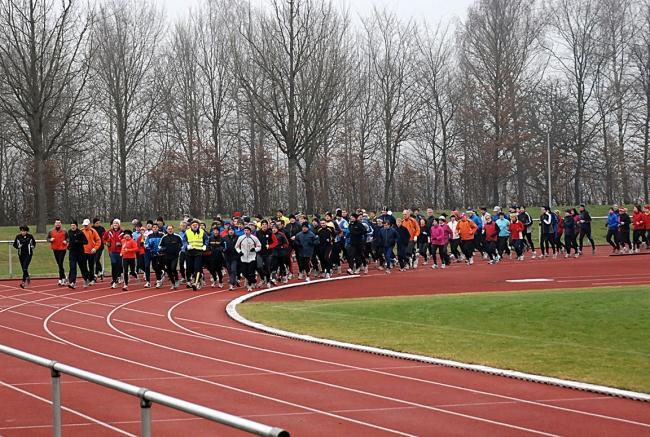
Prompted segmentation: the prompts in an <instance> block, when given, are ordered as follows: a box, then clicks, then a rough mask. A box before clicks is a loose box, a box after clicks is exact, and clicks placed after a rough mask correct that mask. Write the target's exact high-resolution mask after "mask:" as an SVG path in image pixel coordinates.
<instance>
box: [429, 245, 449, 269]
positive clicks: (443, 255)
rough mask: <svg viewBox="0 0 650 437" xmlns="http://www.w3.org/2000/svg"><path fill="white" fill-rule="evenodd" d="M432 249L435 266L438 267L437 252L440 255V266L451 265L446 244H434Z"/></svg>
mask: <svg viewBox="0 0 650 437" xmlns="http://www.w3.org/2000/svg"><path fill="white" fill-rule="evenodd" d="M431 247H432V248H433V251H432V252H431V258H432V259H433V264H434V265H436V264H438V263H437V260H436V252H438V253H439V254H440V265H443V264H449V256H448V255H447V245H446V244H432V245H431Z"/></svg>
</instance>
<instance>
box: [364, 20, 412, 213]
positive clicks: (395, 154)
mask: <svg viewBox="0 0 650 437" xmlns="http://www.w3.org/2000/svg"><path fill="white" fill-rule="evenodd" d="M365 31H366V38H367V45H368V48H369V50H370V59H369V60H370V65H371V68H372V72H373V81H375V83H376V85H375V87H376V89H377V92H378V99H377V102H378V106H379V110H380V114H381V115H380V125H381V136H382V154H383V158H384V163H383V167H384V168H383V176H384V195H383V202H384V204H389V203H391V202H394V201H395V196H394V186H393V184H394V182H395V171H396V170H397V166H398V163H399V158H400V153H401V149H402V146H403V145H404V143H405V142H406V141H408V139H409V135H410V134H411V130H412V129H411V128H412V126H413V123H414V122H415V120H416V117H417V115H418V108H419V103H420V102H419V98H418V94H417V87H416V85H417V80H416V74H415V53H416V52H415V44H414V43H415V26H414V25H413V23H412V22H409V23H406V24H404V23H402V22H400V20H399V19H398V18H397V17H396V16H395V15H394V14H390V13H388V12H387V11H386V10H379V9H374V10H373V12H372V17H371V19H370V20H368V21H367V22H366V24H365Z"/></svg>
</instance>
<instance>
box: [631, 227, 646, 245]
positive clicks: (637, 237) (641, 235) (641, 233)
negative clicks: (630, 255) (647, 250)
mask: <svg viewBox="0 0 650 437" xmlns="http://www.w3.org/2000/svg"><path fill="white" fill-rule="evenodd" d="M633 235H634V248H635V249H640V248H641V242H642V241H643V240H644V239H645V229H640V230H635V231H634V232H633Z"/></svg>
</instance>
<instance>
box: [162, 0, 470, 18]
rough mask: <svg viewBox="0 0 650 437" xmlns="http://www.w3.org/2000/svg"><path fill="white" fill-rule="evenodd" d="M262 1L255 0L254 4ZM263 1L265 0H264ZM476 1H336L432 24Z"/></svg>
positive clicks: (183, 4)
mask: <svg viewBox="0 0 650 437" xmlns="http://www.w3.org/2000/svg"><path fill="white" fill-rule="evenodd" d="M157 1H159V2H160V3H162V4H164V5H165V9H166V11H167V15H168V16H169V17H170V18H175V17H179V16H182V15H183V14H185V13H186V12H187V11H188V10H189V8H190V7H191V6H193V5H196V4H198V3H199V1H198V0H157ZM257 1H260V0H254V3H255V2H257ZM262 1H263V0H262ZM474 1H475V0H334V2H335V3H340V4H341V5H345V6H347V7H349V10H350V12H351V13H352V14H354V15H357V14H361V15H364V14H365V13H367V12H368V11H370V10H371V9H372V7H373V6H374V5H377V6H378V7H382V6H386V7H388V9H389V10H393V11H395V12H396V13H397V14H398V15H399V16H400V17H402V18H405V19H408V18H415V19H416V20H418V21H419V20H421V19H426V20H427V21H428V22H430V23H437V22H439V21H441V20H443V21H447V20H451V19H454V18H458V19H460V20H464V18H465V12H466V10H467V7H468V6H469V5H470V4H472V3H474Z"/></svg>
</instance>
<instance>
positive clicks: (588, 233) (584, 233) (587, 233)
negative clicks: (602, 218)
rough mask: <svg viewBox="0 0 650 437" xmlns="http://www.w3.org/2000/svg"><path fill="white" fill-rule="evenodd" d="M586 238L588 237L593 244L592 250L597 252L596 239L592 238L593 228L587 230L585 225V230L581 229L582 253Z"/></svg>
mask: <svg viewBox="0 0 650 437" xmlns="http://www.w3.org/2000/svg"><path fill="white" fill-rule="evenodd" d="M585 237H587V239H588V240H589V242H590V243H591V249H592V250H596V243H594V239H593V237H592V236H591V228H586V229H585V228H584V224H583V228H582V229H580V252H582V242H583V241H584V239H585Z"/></svg>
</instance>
